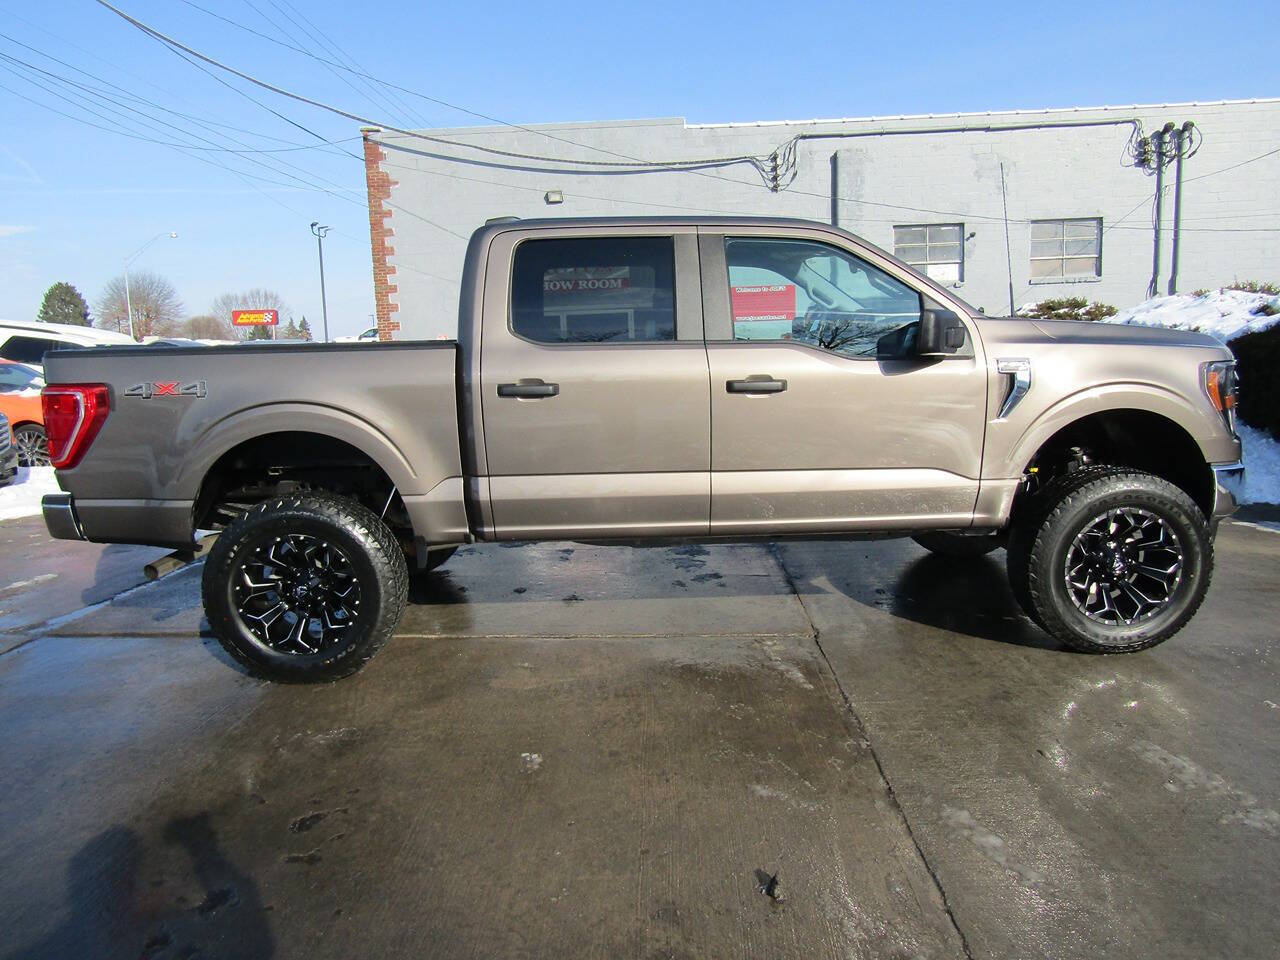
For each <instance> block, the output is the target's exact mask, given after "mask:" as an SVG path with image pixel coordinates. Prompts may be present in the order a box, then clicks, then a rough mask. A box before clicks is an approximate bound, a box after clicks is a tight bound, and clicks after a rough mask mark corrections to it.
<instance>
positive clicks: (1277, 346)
mask: <svg viewBox="0 0 1280 960" xmlns="http://www.w3.org/2000/svg"><path fill="white" fill-rule="evenodd" d="M1230 347H1231V352H1232V353H1234V354H1235V355H1236V360H1237V362H1238V364H1239V366H1238V368H1237V369H1238V370H1239V372H1240V419H1241V420H1243V421H1244V422H1245V423H1247V424H1249V426H1251V427H1258V428H1259V429H1263V430H1268V431H1270V432H1271V435H1272V436H1273V437H1275V438H1276V439H1277V440H1280V375H1278V374H1280V324H1277V325H1275V326H1273V327H1269V328H1268V329H1266V330H1259V331H1258V332H1257V333H1246V334H1245V335H1244V336H1241V337H1236V338H1235V339H1234V340H1232V341H1231V343H1230Z"/></svg>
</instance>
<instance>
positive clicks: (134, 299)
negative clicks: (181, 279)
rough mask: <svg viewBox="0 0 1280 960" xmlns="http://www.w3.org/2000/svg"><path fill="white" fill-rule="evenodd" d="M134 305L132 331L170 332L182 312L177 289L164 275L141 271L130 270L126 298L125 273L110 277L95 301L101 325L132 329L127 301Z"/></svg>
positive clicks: (139, 334) (146, 334)
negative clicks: (126, 295)
mask: <svg viewBox="0 0 1280 960" xmlns="http://www.w3.org/2000/svg"><path fill="white" fill-rule="evenodd" d="M130 303H131V304H132V305H133V331H132V332H133V335H134V336H135V337H136V338H137V339H139V340H141V339H142V338H143V337H163V336H170V335H172V334H173V332H174V327H175V324H176V323H177V322H178V319H179V318H180V317H181V316H182V314H183V312H184V311H183V309H182V300H181V299H180V298H179V297H178V291H176V290H174V289H173V284H171V283H170V282H169V281H168V280H166V279H165V278H164V277H162V276H160V275H159V274H155V273H147V272H145V271H141V272H139V273H131V274H129V296H128V299H127V301H126V298H125V283H124V275H123V274H121V275H120V276H118V277H113V278H112V279H111V280H110V281H108V283H107V285H106V287H104V288H103V290H102V293H101V294H100V295H99V296H98V300H97V303H96V304H95V305H94V313H95V314H96V315H97V320H98V324H97V325H98V326H99V327H103V328H105V329H108V330H120V331H122V332H124V333H129V332H130V331H129V310H128V304H130Z"/></svg>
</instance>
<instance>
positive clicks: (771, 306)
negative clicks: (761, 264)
mask: <svg viewBox="0 0 1280 960" xmlns="http://www.w3.org/2000/svg"><path fill="white" fill-rule="evenodd" d="M729 295H730V298H731V300H732V303H733V319H734V322H735V323H741V322H743V321H753V320H787V321H791V320H794V319H795V316H796V288H795V285H794V284H789V283H785V284H765V285H763V286H753V287H730V288H729Z"/></svg>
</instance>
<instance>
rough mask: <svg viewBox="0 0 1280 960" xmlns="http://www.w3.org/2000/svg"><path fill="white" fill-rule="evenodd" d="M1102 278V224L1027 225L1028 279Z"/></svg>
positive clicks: (1094, 221) (1053, 222) (1043, 222)
mask: <svg viewBox="0 0 1280 960" xmlns="http://www.w3.org/2000/svg"><path fill="white" fill-rule="evenodd" d="M1100 276H1102V221H1101V220H1100V219H1098V218H1096V217H1094V218H1090V219H1086V220H1033V221H1031V279H1033V280H1045V279H1050V278H1054V277H1100Z"/></svg>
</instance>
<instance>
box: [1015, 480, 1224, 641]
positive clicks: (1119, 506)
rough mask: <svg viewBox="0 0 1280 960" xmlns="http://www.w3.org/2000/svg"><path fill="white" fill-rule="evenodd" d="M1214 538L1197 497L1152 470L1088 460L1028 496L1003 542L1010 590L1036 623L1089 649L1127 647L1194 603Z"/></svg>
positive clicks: (1164, 634) (1183, 617)
mask: <svg viewBox="0 0 1280 960" xmlns="http://www.w3.org/2000/svg"><path fill="white" fill-rule="evenodd" d="M1212 572H1213V538H1212V534H1211V531H1210V527H1209V523H1208V521H1207V520H1206V518H1205V516H1204V514H1203V513H1202V512H1201V511H1200V508H1199V507H1197V506H1196V504H1195V502H1194V501H1192V499H1191V498H1190V497H1189V496H1188V495H1187V494H1186V493H1185V492H1184V491H1183V490H1181V489H1180V488H1179V487H1176V486H1174V485H1173V484H1171V483H1169V482H1168V481H1166V480H1162V479H1160V478H1159V477H1155V476H1152V475H1151V474H1147V473H1141V472H1138V471H1133V470H1126V469H1122V468H1115V467H1090V468H1088V469H1086V470H1081V471H1078V472H1077V473H1075V474H1069V475H1067V476H1066V477H1064V478H1062V479H1061V480H1059V481H1057V482H1055V483H1054V484H1051V485H1050V486H1049V487H1047V488H1046V489H1045V490H1044V491H1042V492H1041V493H1039V494H1037V495H1036V498H1035V504H1034V506H1033V508H1032V509H1030V510H1028V511H1027V512H1026V513H1024V514H1023V516H1022V517H1020V518H1019V520H1018V521H1017V526H1016V527H1015V530H1014V533H1013V535H1012V537H1011V539H1010V544H1009V579H1010V583H1011V584H1012V586H1013V590H1014V594H1015V595H1016V596H1017V597H1018V600H1019V602H1020V603H1022V604H1023V606H1024V608H1025V609H1026V610H1027V612H1028V613H1029V614H1030V615H1031V618H1032V619H1033V620H1035V622H1036V623H1037V624H1039V625H1040V626H1041V627H1043V628H1044V629H1045V630H1046V631H1047V632H1048V633H1050V634H1052V635H1053V636H1054V637H1056V638H1057V639H1059V640H1061V641H1062V642H1063V643H1065V644H1067V645H1068V646H1071V647H1073V648H1075V649H1077V650H1082V651H1085V652H1088V653H1128V652H1131V651H1134V650H1142V649H1144V648H1146V647H1152V646H1155V645H1156V644H1157V643H1160V642H1161V641H1163V640H1167V639H1168V638H1169V637H1171V636H1173V634H1175V633H1177V632H1178V631H1179V630H1180V629H1182V627H1183V626H1184V625H1185V624H1186V623H1187V621H1188V620H1190V619H1191V617H1192V616H1193V615H1194V614H1195V612H1196V610H1197V609H1199V607H1200V604H1201V602H1203V600H1204V596H1205V592H1206V591H1207V590H1208V589H1209V580H1210V577H1211V575H1212Z"/></svg>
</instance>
